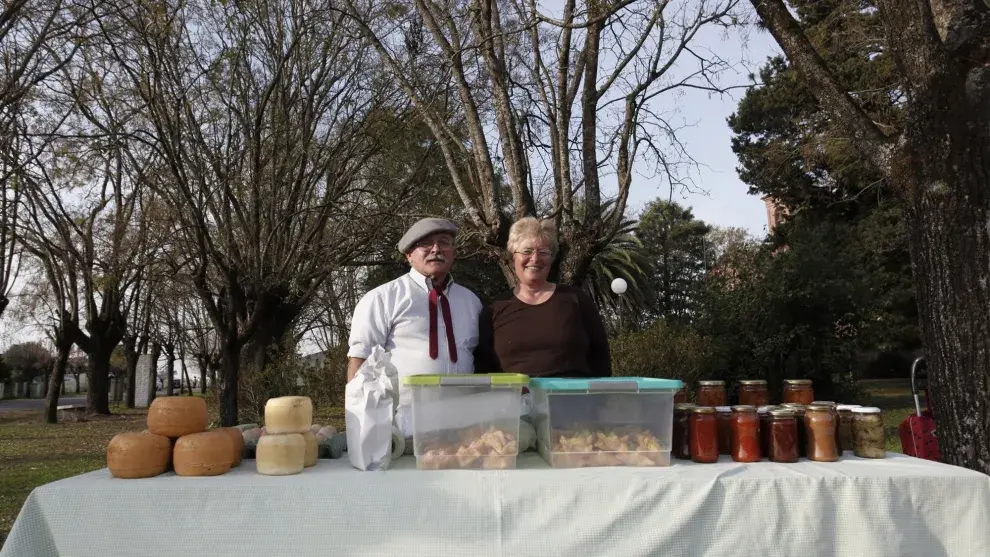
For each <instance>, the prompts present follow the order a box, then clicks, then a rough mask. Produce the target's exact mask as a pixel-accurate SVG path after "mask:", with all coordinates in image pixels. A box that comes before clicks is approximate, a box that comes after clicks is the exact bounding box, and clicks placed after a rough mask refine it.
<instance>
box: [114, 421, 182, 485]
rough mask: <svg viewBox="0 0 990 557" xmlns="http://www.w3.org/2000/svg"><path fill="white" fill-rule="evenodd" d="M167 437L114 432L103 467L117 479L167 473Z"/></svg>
mask: <svg viewBox="0 0 990 557" xmlns="http://www.w3.org/2000/svg"><path fill="white" fill-rule="evenodd" d="M171 449H172V443H171V441H170V440H169V438H168V437H164V436H161V435H155V434H154V433H143V432H142V433H118V434H117V435H114V436H113V439H111V440H110V444H109V445H107V468H109V469H110V473H111V474H113V475H114V476H116V477H118V478H151V477H153V476H157V475H159V474H162V473H164V472H165V471H166V470H168V466H169V461H170V460H171V454H172V451H171Z"/></svg>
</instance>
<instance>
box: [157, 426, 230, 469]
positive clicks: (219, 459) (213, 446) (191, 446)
mask: <svg viewBox="0 0 990 557" xmlns="http://www.w3.org/2000/svg"><path fill="white" fill-rule="evenodd" d="M233 463H234V441H233V440H232V439H231V437H230V435H229V434H228V433H226V432H224V431H220V430H213V431H205V432H203V433H193V434H191V435H184V436H182V437H179V439H178V440H177V441H176V442H175V448H174V449H173V450H172V466H173V467H174V468H175V473H176V474H177V475H179V476H219V475H221V474H226V473H227V471H228V470H230V467H231V465H232V464H233Z"/></svg>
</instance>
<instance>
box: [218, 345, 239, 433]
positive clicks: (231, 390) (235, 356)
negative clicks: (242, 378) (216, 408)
mask: <svg viewBox="0 0 990 557" xmlns="http://www.w3.org/2000/svg"><path fill="white" fill-rule="evenodd" d="M240 352H241V351H240V350H238V348H237V345H236V344H235V343H234V342H230V341H228V342H226V343H224V347H223V364H222V365H223V377H222V378H221V385H220V427H233V426H236V425H237V380H238V377H237V376H238V372H239V371H240V363H241V362H240V360H241V354H240Z"/></svg>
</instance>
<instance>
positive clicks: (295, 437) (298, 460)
mask: <svg viewBox="0 0 990 557" xmlns="http://www.w3.org/2000/svg"><path fill="white" fill-rule="evenodd" d="M254 458H255V462H256V463H257V466H258V473H259V474H263V475H265V476H290V475H292V474H298V473H300V472H302V471H303V468H305V467H306V439H305V438H303V436H302V434H300V433H285V434H279V435H271V434H269V435H265V436H264V437H262V438H261V439H259V440H258V448H257V450H256V453H255V457H254Z"/></svg>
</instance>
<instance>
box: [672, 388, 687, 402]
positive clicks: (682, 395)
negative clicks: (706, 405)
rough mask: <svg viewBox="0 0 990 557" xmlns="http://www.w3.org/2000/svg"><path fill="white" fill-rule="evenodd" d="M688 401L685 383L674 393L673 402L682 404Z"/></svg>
mask: <svg viewBox="0 0 990 557" xmlns="http://www.w3.org/2000/svg"><path fill="white" fill-rule="evenodd" d="M687 401H688V392H687V385H685V386H683V387H681V390H679V391H677V392H676V393H674V404H684V403H686V402H687Z"/></svg>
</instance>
